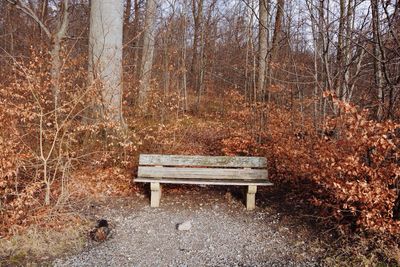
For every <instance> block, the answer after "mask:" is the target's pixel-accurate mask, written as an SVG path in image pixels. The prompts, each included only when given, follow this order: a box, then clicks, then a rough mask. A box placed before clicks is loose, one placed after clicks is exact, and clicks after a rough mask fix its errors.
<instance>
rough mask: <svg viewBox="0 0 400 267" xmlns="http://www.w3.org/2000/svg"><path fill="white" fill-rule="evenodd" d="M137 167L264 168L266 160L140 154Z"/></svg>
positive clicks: (260, 158)
mask: <svg viewBox="0 0 400 267" xmlns="http://www.w3.org/2000/svg"><path fill="white" fill-rule="evenodd" d="M139 165H150V166H151V165H162V166H195V167H196V166H201V167H231V168H232V167H236V168H266V167H267V159H266V158H263V157H227V156H182V155H156V154H141V155H140V158H139Z"/></svg>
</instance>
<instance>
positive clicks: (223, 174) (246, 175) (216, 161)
mask: <svg viewBox="0 0 400 267" xmlns="http://www.w3.org/2000/svg"><path fill="white" fill-rule="evenodd" d="M266 168H267V160H266V159H265V158H263V157H225V156H221V157H216V156H180V155H148V154H142V155H140V157H139V168H138V175H137V178H135V180H134V181H135V182H143V183H150V190H151V197H150V198H151V201H150V206H151V207H159V205H160V199H161V184H199V185H204V184H207V185H244V186H248V189H247V199H246V207H247V209H248V210H253V209H254V208H255V194H256V192H257V186H261V185H272V183H270V182H269V181H268V180H267V178H268V171H267V169H266Z"/></svg>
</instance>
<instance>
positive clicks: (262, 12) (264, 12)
mask: <svg viewBox="0 0 400 267" xmlns="http://www.w3.org/2000/svg"><path fill="white" fill-rule="evenodd" d="M268 6H269V0H260V1H259V17H258V19H259V26H258V80H257V88H258V94H261V98H262V99H263V100H265V75H266V66H267V64H266V61H267V54H268V35H269V30H268ZM255 98H256V96H255Z"/></svg>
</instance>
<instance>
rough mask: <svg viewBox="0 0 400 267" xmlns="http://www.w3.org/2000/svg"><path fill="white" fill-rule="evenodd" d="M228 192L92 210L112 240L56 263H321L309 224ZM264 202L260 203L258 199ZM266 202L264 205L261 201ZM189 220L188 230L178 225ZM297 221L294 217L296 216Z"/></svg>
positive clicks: (176, 194)
mask: <svg viewBox="0 0 400 267" xmlns="http://www.w3.org/2000/svg"><path fill="white" fill-rule="evenodd" d="M234 196H235V194H234V193H230V192H227V191H226V189H220V190H216V189H211V190H210V189H205V188H194V189H193V188H188V190H185V189H183V190H182V189H180V190H179V191H178V190H176V189H172V190H169V191H167V192H166V193H164V194H163V196H162V199H161V207H160V208H150V207H149V203H148V198H147V197H145V196H144V195H141V194H137V197H135V198H132V199H124V200H115V201H112V202H113V203H112V204H110V201H109V204H108V205H106V206H99V207H96V208H93V210H92V213H93V214H95V215H96V217H98V218H100V217H102V218H106V219H108V220H109V221H110V222H111V224H112V234H111V237H110V238H109V239H108V240H106V241H105V242H103V243H98V244H96V243H88V246H87V247H86V249H85V250H84V251H82V252H81V253H80V254H78V255H72V256H68V257H66V258H63V259H57V260H56V261H55V262H53V264H54V265H55V266H317V265H318V254H321V252H323V249H322V248H321V247H319V246H318V243H317V242H316V241H315V240H316V238H315V237H313V234H311V232H310V231H309V230H307V226H299V227H295V228H293V227H292V224H290V223H286V221H288V220H287V219H288V218H286V220H285V218H284V217H285V216H287V215H282V214H279V213H277V212H276V211H274V210H273V209H270V208H268V207H267V208H257V209H256V210H254V211H246V209H245V207H244V205H243V203H242V202H241V200H240V199H239V198H236V197H234ZM258 204H260V203H258ZM260 206H265V205H260ZM187 221H190V223H191V228H190V229H189V230H188V231H179V230H178V227H177V226H178V225H179V224H181V223H183V222H187ZM289 221H290V220H289Z"/></svg>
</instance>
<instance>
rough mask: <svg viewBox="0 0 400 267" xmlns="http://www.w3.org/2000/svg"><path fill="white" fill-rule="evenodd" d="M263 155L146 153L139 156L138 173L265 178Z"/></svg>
mask: <svg viewBox="0 0 400 267" xmlns="http://www.w3.org/2000/svg"><path fill="white" fill-rule="evenodd" d="M266 167H267V160H266V158H263V157H227V156H181V155H149V154H142V155H140V158H139V169H138V177H149V178H150V177H151V178H171V179H229V180H259V179H266V178H267V176H268V172H267V170H266Z"/></svg>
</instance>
